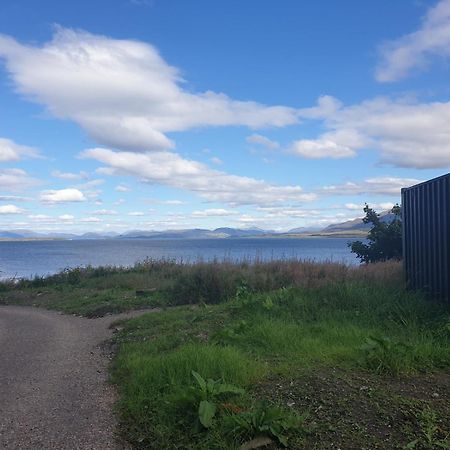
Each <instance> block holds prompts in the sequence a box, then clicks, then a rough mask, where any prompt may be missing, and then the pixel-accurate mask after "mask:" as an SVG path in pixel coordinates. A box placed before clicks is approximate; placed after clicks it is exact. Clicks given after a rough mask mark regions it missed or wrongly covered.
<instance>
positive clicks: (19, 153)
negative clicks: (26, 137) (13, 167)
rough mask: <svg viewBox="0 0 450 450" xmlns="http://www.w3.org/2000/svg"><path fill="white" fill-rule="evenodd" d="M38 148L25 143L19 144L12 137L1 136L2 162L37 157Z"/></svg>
mask: <svg viewBox="0 0 450 450" xmlns="http://www.w3.org/2000/svg"><path fill="white" fill-rule="evenodd" d="M38 156H39V153H38V152H37V150H35V149H34V148H32V147H27V146H25V145H19V144H16V143H15V142H13V141H11V140H10V139H5V138H0V162H11V161H19V160H20V159H22V158H23V157H28V158H36V157H38Z"/></svg>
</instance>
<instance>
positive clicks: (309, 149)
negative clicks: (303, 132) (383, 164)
mask: <svg viewBox="0 0 450 450" xmlns="http://www.w3.org/2000/svg"><path fill="white" fill-rule="evenodd" d="M290 153H293V154H295V155H298V156H303V157H305V158H308V159H319V158H333V159H340V158H350V157H353V156H355V155H356V152H355V150H354V149H352V148H351V147H348V146H346V145H341V144H338V143H337V142H336V141H335V140H333V139H329V138H327V137H326V136H325V135H323V136H322V137H320V138H319V139H315V140H314V139H300V140H298V141H295V142H294V143H293V144H292V147H291V149H290Z"/></svg>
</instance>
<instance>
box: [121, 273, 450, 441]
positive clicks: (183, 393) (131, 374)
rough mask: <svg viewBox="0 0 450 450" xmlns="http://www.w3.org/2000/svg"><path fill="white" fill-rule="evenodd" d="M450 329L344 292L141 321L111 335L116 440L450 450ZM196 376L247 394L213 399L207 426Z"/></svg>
mask: <svg viewBox="0 0 450 450" xmlns="http://www.w3.org/2000/svg"><path fill="white" fill-rule="evenodd" d="M449 322H450V318H449V316H448V312H447V311H445V310H444V309H443V308H441V307H440V306H438V305H434V304H430V303H428V302H426V301H425V300H424V299H423V298H421V297H420V296H419V295H412V294H409V293H405V292H404V291H403V290H401V289H393V288H392V287H390V288H387V287H382V286H380V285H379V284H367V283H361V282H348V281H347V282H338V283H331V284H326V285H323V286H317V287H314V288H306V287H302V288H288V289H286V288H285V289H279V290H276V291H273V292H269V293H256V294H255V293H250V292H248V291H245V290H242V289H241V290H239V292H238V294H237V295H236V296H235V297H233V298H232V299H230V300H229V301H228V302H227V303H225V304H221V305H210V306H201V307H192V306H189V307H180V308H175V309H172V310H167V311H163V312H161V313H159V314H157V315H154V314H153V315H150V314H149V315H144V316H141V317H139V318H136V319H133V320H132V321H129V322H126V323H125V324H124V329H123V330H122V331H121V332H120V333H119V334H117V335H116V338H115V339H116V341H117V342H118V343H119V348H120V350H119V353H118V357H117V359H116V361H115V364H114V368H113V380H114V382H115V383H117V385H118V387H119V389H120V392H121V401H120V402H119V405H118V407H119V411H120V414H121V417H122V419H123V432H124V433H125V435H126V437H127V439H129V440H130V441H131V442H132V443H133V445H134V446H135V447H136V448H155V449H156V448H161V449H163V448H167V449H175V448H183V449H184V448H186V449H212V448H214V449H222V448H223V449H225V448H226V449H233V448H241V446H243V445H245V444H246V442H247V445H253V444H251V443H252V442H253V443H254V442H255V441H253V439H255V438H258V439H263V438H265V439H266V438H267V439H271V442H272V444H271V445H272V448H276V447H279V446H283V444H284V445H287V446H288V447H289V448H294V449H328V448H338V447H339V448H345V449H362V448H366V449H375V448H380V449H387V448H393V449H394V448H399V449H401V448H417V449H419V448H424V449H425V448H427V449H428V448H429V449H433V448H436V449H438V448H448V447H445V445H447V446H448V442H449V441H448V438H449V436H450V427H449V424H450V413H449V409H448V405H449V402H450V394H449V393H450V389H449V387H450V377H449V370H450V346H449V344H450V334H449V329H448V323H449ZM192 371H195V372H198V373H199V374H201V376H202V377H203V378H204V379H208V378H210V379H211V380H215V381H216V383H225V384H231V385H233V386H236V387H239V388H242V389H244V390H245V393H243V394H239V395H231V396H227V395H224V396H223V397H220V396H218V398H212V399H211V398H209V399H208V401H211V403H213V404H214V408H215V412H214V417H213V419H212V420H211V425H210V426H208V427H205V426H202V423H201V421H200V420H199V404H200V402H201V399H202V398H203V397H202V396H201V395H195V391H196V389H197V387H196V380H195V377H194V376H193V372H192ZM206 397H207V396H206ZM427 430H428V431H427ZM279 437H281V438H279ZM255 445H256V444H255ZM442 446H444V447H442ZM248 448H254V447H251V446H249V447H248Z"/></svg>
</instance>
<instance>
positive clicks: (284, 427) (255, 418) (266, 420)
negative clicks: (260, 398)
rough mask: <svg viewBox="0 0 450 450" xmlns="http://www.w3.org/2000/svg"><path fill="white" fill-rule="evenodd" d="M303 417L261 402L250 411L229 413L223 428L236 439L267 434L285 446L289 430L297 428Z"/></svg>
mask: <svg viewBox="0 0 450 450" xmlns="http://www.w3.org/2000/svg"><path fill="white" fill-rule="evenodd" d="M304 419H305V416H297V415H296V414H294V413H292V412H290V411H285V410H283V409H281V408H279V407H277V406H269V405H268V403H267V402H262V403H260V404H259V405H257V406H256V407H255V408H254V409H252V410H250V411H243V412H240V413H237V414H231V415H230V416H229V417H228V420H227V422H226V424H225V429H226V430H227V432H228V434H229V435H231V436H233V438H234V439H236V440H237V439H239V440H249V439H253V438H255V437H259V436H269V437H271V438H274V439H275V440H276V441H278V442H279V443H280V444H281V445H283V446H284V447H287V446H288V434H289V432H290V431H292V430H296V429H298V428H299V427H300V425H301V423H302V422H303V420H304Z"/></svg>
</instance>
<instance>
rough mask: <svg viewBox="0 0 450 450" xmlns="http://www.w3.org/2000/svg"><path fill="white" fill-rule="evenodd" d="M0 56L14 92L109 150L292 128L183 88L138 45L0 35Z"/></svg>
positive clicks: (252, 105)
mask: <svg viewBox="0 0 450 450" xmlns="http://www.w3.org/2000/svg"><path fill="white" fill-rule="evenodd" d="M0 57H3V58H4V59H5V61H6V67H7V70H8V72H9V73H10V75H11V77H12V79H13V81H14V82H15V84H16V87H17V89H18V91H19V92H21V93H22V94H23V95H25V96H27V97H28V98H30V99H32V100H34V101H36V102H38V103H41V104H43V105H45V106H46V107H47V108H48V110H49V112H50V113H51V114H53V115H54V116H56V117H59V118H63V119H71V120H73V121H75V122H76V123H78V124H79V125H80V126H81V127H83V128H84V129H85V130H86V132H87V133H88V134H89V135H90V136H91V137H92V138H93V139H95V140H96V141H97V142H100V143H101V144H103V145H106V146H110V147H113V148H118V149H123V150H128V151H158V150H162V149H165V150H167V149H171V148H173V147H174V142H173V141H172V140H171V139H170V138H169V137H168V136H167V133H169V132H176V131H184V130H188V129H192V128H198V127H207V126H231V125H243V126H247V127H251V128H261V127H266V126H276V127H280V126H285V125H290V124H294V123H297V122H298V118H297V110H295V109H293V108H289V107H285V106H266V105H262V104H259V103H257V102H252V101H239V100H234V99H231V98H230V97H228V96H227V95H225V94H223V93H216V92H212V91H206V92H200V93H193V92H190V91H187V90H186V89H183V80H182V79H181V77H180V74H179V71H178V70H177V69H176V68H174V67H172V66H170V65H169V64H167V62H166V61H164V59H163V58H162V57H161V56H160V55H159V53H158V51H157V50H156V49H155V47H153V46H152V45H150V44H146V43H143V42H138V41H132V40H119V39H111V38H108V37H105V36H98V35H94V34H90V33H87V32H84V31H75V30H70V29H64V28H61V27H58V28H57V29H56V32H55V34H54V36H53V39H52V40H51V41H50V42H48V43H46V44H45V45H43V46H42V47H36V46H27V45H22V44H20V43H18V42H17V41H16V40H14V39H12V38H10V37H8V36H4V35H3V36H2V35H0Z"/></svg>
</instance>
